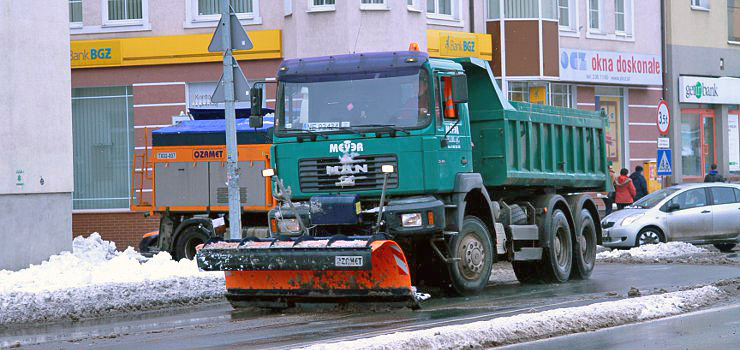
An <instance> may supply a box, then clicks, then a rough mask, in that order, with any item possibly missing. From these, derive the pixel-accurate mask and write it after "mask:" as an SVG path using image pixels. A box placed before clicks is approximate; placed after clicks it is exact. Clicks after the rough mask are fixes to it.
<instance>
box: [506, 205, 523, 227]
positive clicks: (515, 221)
mask: <svg viewBox="0 0 740 350" xmlns="http://www.w3.org/2000/svg"><path fill="white" fill-rule="evenodd" d="M509 209H510V210H511V224H512V225H526V224H527V213H526V212H525V211H524V209H522V207H521V206H519V204H512V205H511V206H509Z"/></svg>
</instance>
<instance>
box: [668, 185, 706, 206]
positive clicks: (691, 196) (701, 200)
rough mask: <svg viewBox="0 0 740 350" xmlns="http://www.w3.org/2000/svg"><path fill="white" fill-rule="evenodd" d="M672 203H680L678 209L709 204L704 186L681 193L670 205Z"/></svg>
mask: <svg viewBox="0 0 740 350" xmlns="http://www.w3.org/2000/svg"><path fill="white" fill-rule="evenodd" d="M672 204H678V210H684V209H691V208H698V207H703V206H706V205H707V194H706V192H705V191H704V189H703V188H695V189H693V190H688V191H686V192H684V193H681V194H679V195H678V196H676V197H675V198H673V199H672V200H671V204H669V205H668V206H669V207H670V206H671V205H672Z"/></svg>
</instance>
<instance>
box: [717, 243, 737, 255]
mask: <svg viewBox="0 0 740 350" xmlns="http://www.w3.org/2000/svg"><path fill="white" fill-rule="evenodd" d="M714 247H715V248H717V249H719V251H720V252H722V253H729V252H731V251H732V248H735V243H715V244H714Z"/></svg>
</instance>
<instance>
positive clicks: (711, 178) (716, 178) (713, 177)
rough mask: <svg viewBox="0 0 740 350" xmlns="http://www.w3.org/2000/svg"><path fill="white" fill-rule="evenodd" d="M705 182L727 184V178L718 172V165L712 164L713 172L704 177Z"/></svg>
mask: <svg viewBox="0 0 740 350" xmlns="http://www.w3.org/2000/svg"><path fill="white" fill-rule="evenodd" d="M704 182H725V178H724V177H722V175H720V174H719V173H718V172H717V164H714V163H712V170H710V171H709V174H707V176H704Z"/></svg>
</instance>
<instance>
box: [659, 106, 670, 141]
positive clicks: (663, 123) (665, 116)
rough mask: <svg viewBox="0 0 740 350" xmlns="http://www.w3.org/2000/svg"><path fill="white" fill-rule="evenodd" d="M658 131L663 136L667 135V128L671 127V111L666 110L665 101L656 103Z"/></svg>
mask: <svg viewBox="0 0 740 350" xmlns="http://www.w3.org/2000/svg"><path fill="white" fill-rule="evenodd" d="M657 117H658V121H657V123H658V132H659V133H660V134H661V135H663V136H665V135H668V129H669V128H670V127H671V112H670V111H669V110H668V104H667V103H665V101H660V102H659V103H658V115H657Z"/></svg>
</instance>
